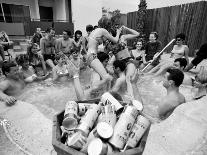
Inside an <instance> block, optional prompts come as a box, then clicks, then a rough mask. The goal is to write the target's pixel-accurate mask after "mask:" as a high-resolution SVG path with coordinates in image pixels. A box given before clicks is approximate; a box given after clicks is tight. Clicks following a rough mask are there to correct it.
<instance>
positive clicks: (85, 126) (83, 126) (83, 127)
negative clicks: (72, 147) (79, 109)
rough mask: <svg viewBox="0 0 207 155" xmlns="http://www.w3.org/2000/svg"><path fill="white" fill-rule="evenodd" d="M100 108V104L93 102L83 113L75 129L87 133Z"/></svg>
mask: <svg viewBox="0 0 207 155" xmlns="http://www.w3.org/2000/svg"><path fill="white" fill-rule="evenodd" d="M100 109H101V106H100V105H97V104H93V106H92V107H91V109H88V110H87V112H86V113H85V115H84V116H83V117H82V119H81V121H80V124H79V125H78V127H77V130H80V131H82V132H84V133H85V134H86V135H88V133H89V132H90V130H91V129H92V127H93V125H94V123H95V121H96V120H97V118H98V115H99V114H100Z"/></svg>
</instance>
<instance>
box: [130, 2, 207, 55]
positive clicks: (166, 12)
mask: <svg viewBox="0 0 207 155" xmlns="http://www.w3.org/2000/svg"><path fill="white" fill-rule="evenodd" d="M136 21H137V11H136V12H130V13H128V14H127V26H128V27H130V28H133V29H136ZM152 31H156V32H158V34H159V40H160V41H161V42H162V43H163V46H164V45H166V44H167V43H168V42H169V41H170V40H172V39H173V38H174V37H175V35H176V34H178V33H184V34H186V44H187V45H188V46H189V49H190V53H189V55H190V56H193V55H194V51H195V49H198V48H199V47H200V46H201V45H202V44H203V43H205V42H207V2H206V1H200V2H195V3H188V4H183V5H176V6H170V7H164V8H156V9H148V10H147V14H146V19H145V25H144V34H145V35H146V36H147V38H148V36H149V33H150V32H152ZM147 38H146V39H147Z"/></svg>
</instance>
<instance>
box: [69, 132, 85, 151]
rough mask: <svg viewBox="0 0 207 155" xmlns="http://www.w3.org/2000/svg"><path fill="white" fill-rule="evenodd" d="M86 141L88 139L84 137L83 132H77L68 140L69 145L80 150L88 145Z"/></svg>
mask: <svg viewBox="0 0 207 155" xmlns="http://www.w3.org/2000/svg"><path fill="white" fill-rule="evenodd" d="M86 141H87V140H86V137H85V136H83V135H82V134H81V132H76V133H74V134H73V135H72V136H71V137H68V138H67V145H68V146H70V147H72V148H74V149H78V150H80V149H82V148H83V146H84V145H85V144H86Z"/></svg>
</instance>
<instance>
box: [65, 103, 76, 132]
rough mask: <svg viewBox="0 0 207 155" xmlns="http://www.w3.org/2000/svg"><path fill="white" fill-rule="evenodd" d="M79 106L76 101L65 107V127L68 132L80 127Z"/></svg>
mask: <svg viewBox="0 0 207 155" xmlns="http://www.w3.org/2000/svg"><path fill="white" fill-rule="evenodd" d="M77 115H78V104H77V103H76V102H75V101H68V102H67V103H66V105H65V113H64V119H63V123H62V125H63V127H64V128H66V129H67V130H74V129H75V128H76V127H77V125H78V116H77Z"/></svg>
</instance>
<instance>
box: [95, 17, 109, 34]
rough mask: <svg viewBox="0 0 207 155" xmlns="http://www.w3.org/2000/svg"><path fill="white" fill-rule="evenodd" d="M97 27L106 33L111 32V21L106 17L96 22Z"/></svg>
mask: <svg viewBox="0 0 207 155" xmlns="http://www.w3.org/2000/svg"><path fill="white" fill-rule="evenodd" d="M98 26H99V27H100V28H104V29H106V30H108V31H111V26H112V23H111V20H110V19H109V18H107V17H102V18H101V19H100V20H99V21H98Z"/></svg>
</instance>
